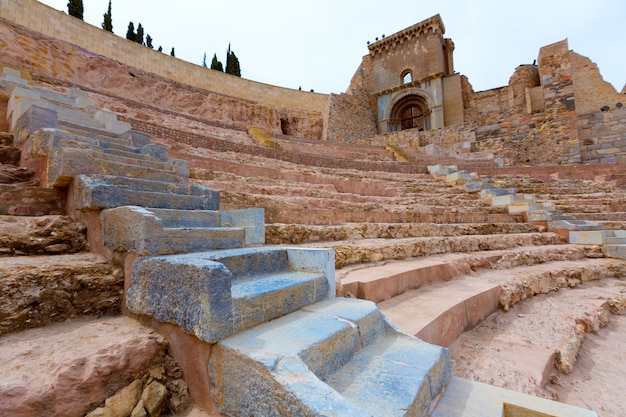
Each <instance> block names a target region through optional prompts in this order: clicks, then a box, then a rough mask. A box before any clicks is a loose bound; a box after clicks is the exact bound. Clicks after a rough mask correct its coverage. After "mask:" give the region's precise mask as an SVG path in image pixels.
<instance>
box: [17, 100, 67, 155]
mask: <svg viewBox="0 0 626 417" xmlns="http://www.w3.org/2000/svg"><path fill="white" fill-rule="evenodd" d="M11 127H12V129H13V132H14V136H15V139H14V141H13V143H14V144H15V146H21V145H22V144H23V143H24V142H25V141H26V139H28V137H29V136H30V135H31V134H32V133H34V132H37V131H38V130H40V129H44V128H56V127H57V113H56V112H55V111H54V110H50V109H46V108H44V107H41V106H31V107H30V108H29V109H28V110H27V111H26V112H24V113H23V114H22V115H21V116H20V117H19V119H18V120H17V123H15V124H11Z"/></svg>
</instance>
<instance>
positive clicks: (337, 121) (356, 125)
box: [324, 67, 377, 142]
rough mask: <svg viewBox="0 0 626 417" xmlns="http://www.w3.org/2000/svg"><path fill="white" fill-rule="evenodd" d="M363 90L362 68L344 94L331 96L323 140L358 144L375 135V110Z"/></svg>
mask: <svg viewBox="0 0 626 417" xmlns="http://www.w3.org/2000/svg"><path fill="white" fill-rule="evenodd" d="M369 100H370V98H369V95H368V94H367V91H366V90H365V88H364V76H363V70H362V67H361V68H359V70H358V71H357V72H356V74H355V75H354V77H352V80H351V82H350V87H349V88H348V90H347V91H346V93H344V94H339V95H337V94H331V97H330V103H329V108H328V112H327V115H328V118H327V121H326V123H327V129H326V137H325V138H324V139H325V140H330V141H339V142H358V141H362V140H363V139H368V138H371V137H372V136H375V135H376V133H377V129H376V115H375V110H374V108H373V107H372V105H371V102H370V101H369Z"/></svg>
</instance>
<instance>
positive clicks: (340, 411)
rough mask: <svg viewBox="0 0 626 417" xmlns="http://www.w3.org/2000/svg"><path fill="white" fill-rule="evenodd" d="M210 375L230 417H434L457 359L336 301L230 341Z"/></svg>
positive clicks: (369, 310)
mask: <svg viewBox="0 0 626 417" xmlns="http://www.w3.org/2000/svg"><path fill="white" fill-rule="evenodd" d="M244 364H245V365H244ZM209 370H210V375H211V388H212V392H214V400H215V402H216V404H217V405H218V408H219V409H220V411H221V412H224V413H228V414H234V415H264V416H265V415H276V416H278V415H327V414H328V413H329V412H330V410H332V413H333V415H337V416H371V415H384V414H385V412H383V410H389V409H401V410H405V411H404V412H403V413H402V415H414V416H427V415H429V413H430V411H431V407H432V405H433V404H434V402H435V399H436V398H437V396H438V395H439V394H440V393H441V392H442V391H443V389H444V387H445V386H446V384H447V381H448V380H449V378H450V358H449V354H448V352H447V350H446V349H443V348H440V347H437V346H434V345H429V344H427V343H424V342H422V341H420V340H419V339H416V338H414V337H411V336H407V335H405V334H402V333H400V332H399V331H397V330H396V329H395V328H394V327H393V326H392V325H390V324H389V323H388V322H387V321H386V319H385V318H384V316H382V314H381V313H380V312H379V311H378V309H377V308H376V306H375V305H374V304H373V303H371V302H367V301H362V300H349V299H334V300H329V301H324V302H321V303H317V304H314V305H311V306H310V307H307V308H305V309H303V310H300V311H298V312H295V313H292V314H290V315H288V316H285V317H282V318H280V319H278V320H274V321H272V322H269V323H266V324H264V325H263V326H259V327H256V328H254V329H251V330H248V331H246V332H243V333H240V334H237V335H234V336H232V337H229V338H228V339H226V340H223V341H222V342H220V343H219V344H218V345H217V346H216V347H215V348H214V351H213V354H212V356H211V360H210V362H209ZM357 375H358V376H357ZM275 410H288V411H284V412H278V413H277V412H275Z"/></svg>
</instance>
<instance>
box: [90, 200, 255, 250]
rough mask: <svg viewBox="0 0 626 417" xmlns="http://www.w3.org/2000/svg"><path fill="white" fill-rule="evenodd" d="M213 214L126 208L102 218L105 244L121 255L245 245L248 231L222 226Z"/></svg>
mask: <svg viewBox="0 0 626 417" xmlns="http://www.w3.org/2000/svg"><path fill="white" fill-rule="evenodd" d="M219 217H220V215H219V213H218V212H212V211H191V212H190V211H185V210H155V209H147V208H142V207H137V206H123V207H118V208H114V209H109V210H104V211H103V212H102V213H101V215H100V218H101V223H102V235H103V242H104V244H105V245H106V246H107V247H108V248H109V249H111V250H113V251H117V252H135V253H137V254H139V255H142V256H146V255H151V256H154V255H168V254H175V253H186V252H200V251H207V250H214V249H225V248H238V247H241V246H243V245H244V239H245V230H244V229H242V228H236V227H221V226H220V221H219Z"/></svg>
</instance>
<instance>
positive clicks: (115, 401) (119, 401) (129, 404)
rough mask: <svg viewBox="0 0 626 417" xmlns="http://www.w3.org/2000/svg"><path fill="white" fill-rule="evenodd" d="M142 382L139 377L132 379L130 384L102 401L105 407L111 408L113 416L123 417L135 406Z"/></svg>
mask: <svg viewBox="0 0 626 417" xmlns="http://www.w3.org/2000/svg"><path fill="white" fill-rule="evenodd" d="M142 386H143V383H142V381H141V380H140V379H136V380H134V381H133V382H132V383H131V384H130V385H128V386H126V387H124V388H122V389H121V390H119V391H118V392H116V393H115V395H113V396H112V397H109V398H107V399H106V401H105V402H104V406H105V408H108V409H109V410H111V412H112V414H113V416H114V417H125V416H128V415H130V413H131V412H132V411H133V409H134V408H135V405H136V404H137V401H139V398H140V396H141V388H142Z"/></svg>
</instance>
